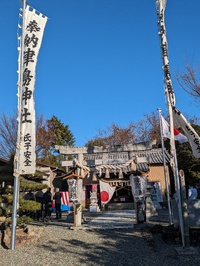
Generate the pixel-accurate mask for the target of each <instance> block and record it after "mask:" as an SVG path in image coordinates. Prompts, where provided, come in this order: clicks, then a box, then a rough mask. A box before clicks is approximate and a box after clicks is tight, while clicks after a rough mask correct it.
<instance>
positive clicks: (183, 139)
mask: <svg viewBox="0 0 200 266" xmlns="http://www.w3.org/2000/svg"><path fill="white" fill-rule="evenodd" d="M161 123H162V130H163V132H162V133H163V134H162V135H163V137H165V138H168V139H170V138H171V134H170V127H169V124H168V123H167V121H166V120H165V119H164V117H163V116H162V115H161ZM174 139H175V140H177V141H178V142H179V143H184V142H187V141H188V139H187V137H186V136H184V135H183V134H182V133H181V132H180V131H178V129H177V128H174Z"/></svg>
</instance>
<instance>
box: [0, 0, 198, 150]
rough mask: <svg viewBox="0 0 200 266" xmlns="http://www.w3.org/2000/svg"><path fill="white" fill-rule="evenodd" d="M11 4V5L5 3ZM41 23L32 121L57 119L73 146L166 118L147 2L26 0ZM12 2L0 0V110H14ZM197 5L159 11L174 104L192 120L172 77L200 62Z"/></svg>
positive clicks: (192, 111) (151, 7)
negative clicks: (150, 117)
mask: <svg viewBox="0 0 200 266" xmlns="http://www.w3.org/2000/svg"><path fill="white" fill-rule="evenodd" d="M11 2H12V3H11ZM28 2H29V5H30V6H32V7H34V8H35V9H37V10H38V11H40V12H41V13H43V14H44V15H46V16H48V17H49V20H48V22H47V25H46V29H45V32H44V37H43V42H42V46H41V49H40V53H39V57H38V63H37V69H36V84H35V106H36V113H37V115H44V117H45V118H51V116H52V115H55V116H57V117H58V118H59V119H60V120H61V121H62V122H63V123H64V124H67V125H69V128H70V130H71V131H72V133H73V134H74V136H75V138H76V145H77V146H81V145H84V143H85V142H86V141H87V140H89V139H91V138H93V137H94V136H95V135H96V134H97V130H98V129H105V128H106V126H108V125H110V124H112V123H116V124H118V125H120V126H127V125H128V124H129V123H130V122H137V121H138V120H141V119H143V118H144V114H146V113H150V112H152V111H156V110H157V108H161V109H162V112H163V113H166V112H167V106H166V100H165V95H164V84H163V72H162V69H161V66H162V60H161V50H160V39H159V37H158V26H157V15H156V6H155V0H143V1H142V0H123V1H122V0H73V1H72V0H71V1H70V0H29V1H28ZM20 7H21V2H20V0H12V1H6V0H1V1H0V10H1V16H0V27H1V42H0V51H1V60H0V84H1V85H0V87H1V97H0V112H4V113H6V114H12V113H13V112H14V110H16V109H17V97H16V93H17V85H16V83H17V73H16V71H17V67H18V66H17V58H18V52H17V24H18V14H19V8H20ZM199 10H200V1H199V0H190V1H189V0H181V1H174V0H168V1H167V7H166V12H165V22H166V29H167V39H168V51H169V61H170V69H171V75H172V81H173V86H174V91H175V95H176V103H177V104H176V106H177V108H179V109H180V110H181V111H182V112H183V113H184V114H189V115H191V116H193V115H196V116H197V117H199V106H198V105H197V104H196V105H194V106H193V103H194V102H193V101H192V99H191V98H190V97H189V96H188V95H187V94H186V93H185V92H183V91H182V90H181V89H180V87H179V86H178V84H177V82H176V80H175V77H174V76H175V73H176V71H178V70H181V69H184V65H185V63H186V61H187V60H189V61H191V62H193V63H194V64H195V63H198V62H199V58H200V33H199V29H200V16H199Z"/></svg>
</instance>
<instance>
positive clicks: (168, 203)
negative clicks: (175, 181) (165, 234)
mask: <svg viewBox="0 0 200 266" xmlns="http://www.w3.org/2000/svg"><path fill="white" fill-rule="evenodd" d="M158 114H159V121H160V135H161V146H162V156H163V166H164V177H165V185H166V194H167V205H168V211H169V221H170V224H173V218H172V210H171V203H170V194H169V182H168V177H167V167H166V159H165V151H164V141H163V126H162V122H161V109H160V108H158Z"/></svg>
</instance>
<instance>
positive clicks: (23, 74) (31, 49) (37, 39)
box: [11, 0, 47, 249]
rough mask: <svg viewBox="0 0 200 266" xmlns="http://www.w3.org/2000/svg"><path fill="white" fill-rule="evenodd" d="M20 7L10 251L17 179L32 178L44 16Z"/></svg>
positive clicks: (13, 234) (13, 226)
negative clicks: (39, 60) (35, 95)
mask: <svg viewBox="0 0 200 266" xmlns="http://www.w3.org/2000/svg"><path fill="white" fill-rule="evenodd" d="M22 5H23V8H22V9H21V11H22V14H20V16H21V17H22V26H20V25H19V28H20V29H21V32H20V36H19V37H18V39H19V40H20V46H19V47H18V49H19V58H18V94H17V96H18V119H17V121H18V132H17V143H16V154H15V158H14V177H15V180H14V195H13V213H12V236H11V249H14V246H15V244H14V243H15V234H16V216H17V200H18V195H19V192H18V191H19V176H20V175H34V174H35V170H36V153H35V147H36V130H35V103H34V87H35V76H36V75H35V72H36V71H35V70H36V64H37V57H38V53H39V49H40V46H41V43H42V37H43V33H44V28H45V25H46V22H47V17H46V16H44V15H43V14H41V13H40V12H38V11H36V10H35V9H34V8H32V7H30V6H29V5H28V4H27V0H23V1H22Z"/></svg>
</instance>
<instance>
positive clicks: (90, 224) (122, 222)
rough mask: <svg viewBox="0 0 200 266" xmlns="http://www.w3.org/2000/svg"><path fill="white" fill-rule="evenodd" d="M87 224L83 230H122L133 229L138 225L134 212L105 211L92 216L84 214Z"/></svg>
mask: <svg viewBox="0 0 200 266" xmlns="http://www.w3.org/2000/svg"><path fill="white" fill-rule="evenodd" d="M84 219H85V223H83V225H82V226H83V228H85V229H88V228H89V229H90V228H96V229H121V228H124V229H125V228H133V227H134V224H136V214H135V211H134V210H115V211H104V212H98V213H95V215H94V214H92V213H87V214H84Z"/></svg>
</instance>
